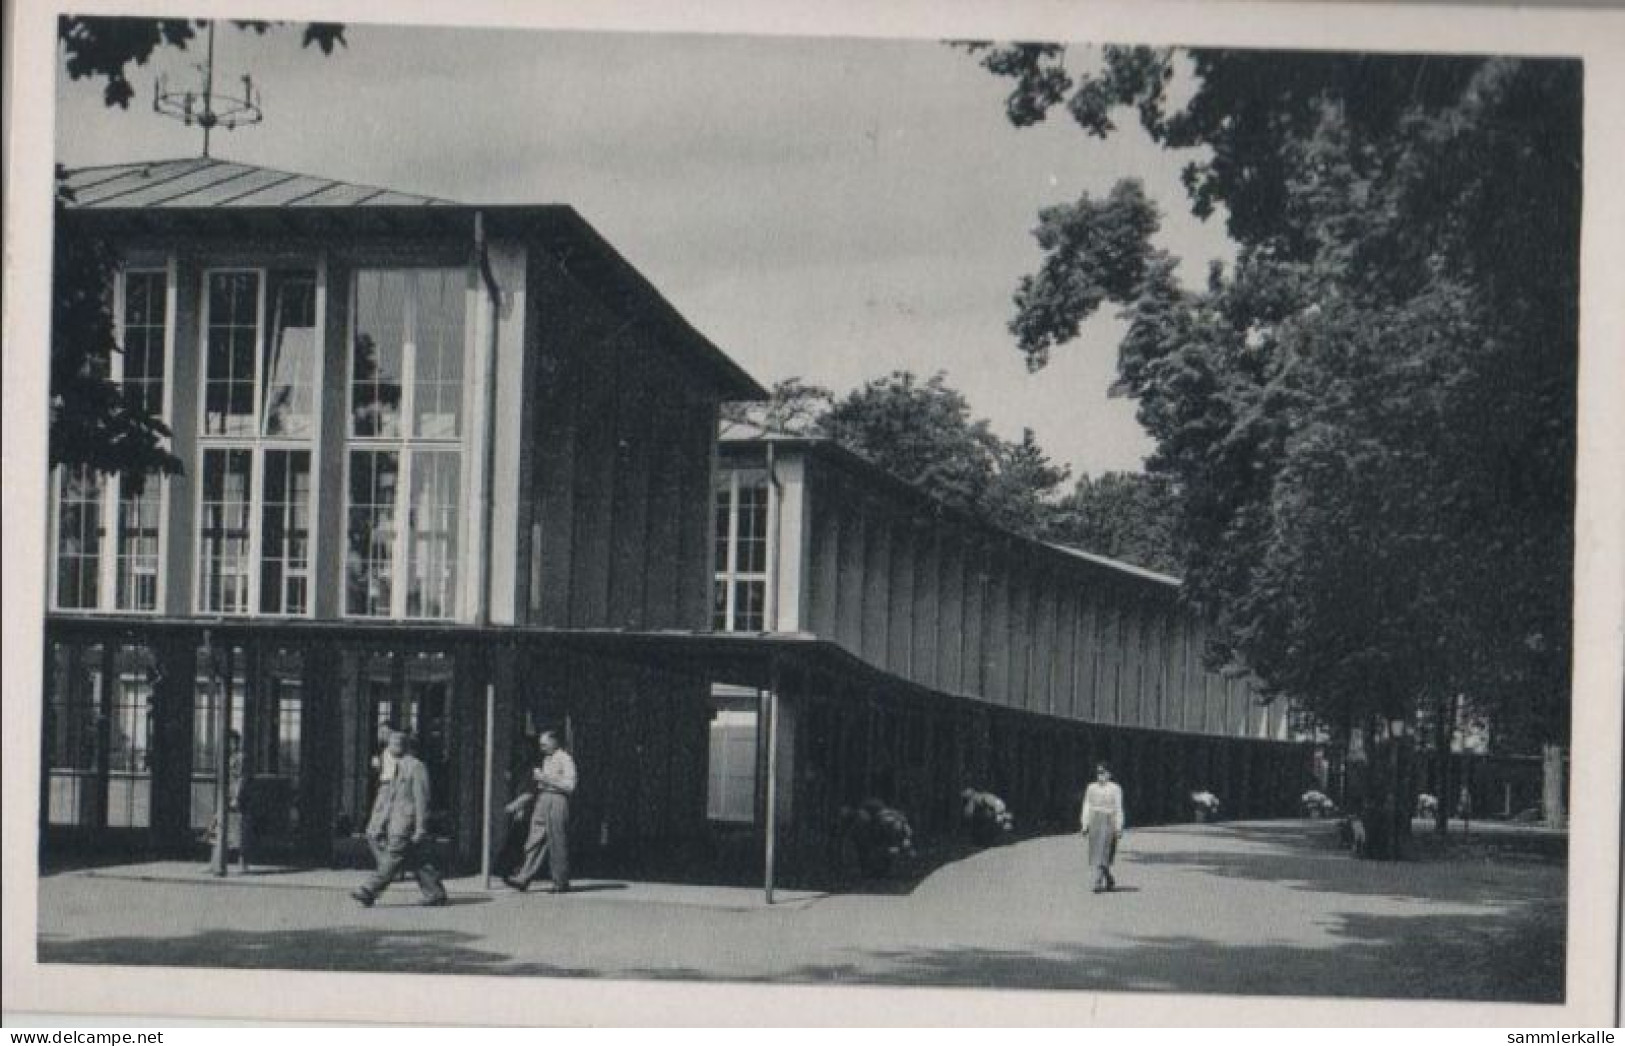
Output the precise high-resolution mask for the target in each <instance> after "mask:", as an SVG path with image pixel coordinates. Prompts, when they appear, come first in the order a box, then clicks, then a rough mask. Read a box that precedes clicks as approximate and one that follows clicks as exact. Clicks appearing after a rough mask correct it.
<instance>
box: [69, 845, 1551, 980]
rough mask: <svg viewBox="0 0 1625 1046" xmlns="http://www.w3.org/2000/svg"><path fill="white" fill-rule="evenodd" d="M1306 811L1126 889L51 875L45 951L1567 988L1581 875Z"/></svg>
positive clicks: (143, 960) (999, 859)
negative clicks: (1362, 850)
mask: <svg viewBox="0 0 1625 1046" xmlns="http://www.w3.org/2000/svg"><path fill="white" fill-rule="evenodd" d="M1330 831H1331V830H1330V827H1329V826H1327V825H1325V824H1315V823H1310V822H1303V823H1299V822H1292V823H1269V824H1221V825H1203V826H1196V825H1191V826H1184V827H1171V828H1149V829H1143V830H1139V831H1134V832H1131V833H1130V835H1129V837H1128V839H1127V840H1126V842H1125V845H1124V848H1123V851H1122V853H1121V855H1120V859H1119V867H1118V880H1119V883H1120V885H1121V887H1122V889H1121V890H1120V892H1117V893H1114V894H1106V895H1095V894H1092V893H1090V892H1089V891H1088V889H1087V888H1086V880H1085V877H1084V874H1083V871H1082V868H1081V857H1082V848H1081V844H1080V842H1079V841H1078V839H1077V838H1076V837H1071V836H1061V837H1046V838H1039V839H1033V840H1029V841H1026V842H1022V843H1018V844H1016V845H1013V846H1006V847H1001V848H997V849H994V850H988V851H984V852H981V853H978V854H975V855H973V856H971V857H969V858H967V859H965V860H962V861H958V862H956V863H954V864H950V865H947V866H945V867H943V868H940V869H938V870H937V871H936V872H934V873H933V874H931V875H930V876H928V877H927V878H925V879H924V880H922V881H920V882H919V883H918V884H917V885H916V886H915V888H914V889H913V890H912V891H911V892H909V893H906V894H891V893H875V894H843V895H838V896H823V895H816V894H795V895H790V897H789V902H790V903H787V904H784V905H780V906H775V907H774V908H771V909H770V908H766V907H765V906H763V905H762V903H761V901H760V896H759V894H756V893H755V892H754V891H748V890H738V889H729V888H718V887H684V886H670V885H665V886H662V885H655V884H637V883H587V884H584V885H586V886H588V887H592V888H590V889H587V890H584V891H582V892H580V893H577V894H573V895H569V896H565V897H550V896H546V895H541V894H534V893H533V894H527V895H524V896H518V895H514V894H511V893H507V892H500V893H495V894H486V893H485V892H484V891H483V890H480V889H478V884H477V883H474V882H471V881H469V880H462V881H458V882H454V883H453V884H451V885H452V897H453V902H454V903H453V904H452V905H451V906H449V907H446V908H439V909H423V908H418V907H416V906H415V905H414V904H413V902H414V901H415V899H416V892H417V891H416V888H415V886H412V885H411V884H402V885H400V886H397V887H395V888H394V889H393V890H391V892H390V893H389V894H388V895H387V896H386V899H385V901H384V902H382V903H380V904H379V905H378V907H376V908H373V909H370V910H363V909H360V908H358V907H357V906H356V905H355V904H354V903H353V902H351V901H350V900H349V899H348V898H347V897H346V895H345V890H346V889H347V888H348V887H349V886H350V885H352V884H353V882H354V881H355V880H357V879H358V878H359V877H358V876H357V875H356V874H355V873H334V872H312V873H298V874H291V875H264V876H251V877H249V878H247V879H233V880H228V881H227V882H225V883H220V882H218V881H215V880H212V879H210V878H208V877H207V876H204V875H201V874H198V873H197V872H196V871H194V870H192V869H190V868H189V867H185V866H178V865H147V866H135V867H124V868H114V869H100V870H95V871H76V872H65V873H60V874H56V875H52V876H49V877H47V878H45V879H44V880H42V882H41V889H40V894H41V896H40V922H41V927H40V929H41V932H40V957H41V959H43V960H45V961H60V962H87V963H121V964H129V963H140V964H155V965H179V966H187V965H198V966H204V965H208V966H235V967H266V968H303V969H344V970H386V971H387V970H409V971H414V972H425V973H486V974H490V973H499V974H545V975H581V976H611V977H644V978H650V977H653V978H698V979H711V978H730V979H748V980H790V981H814V982H829V981H838V982H875V983H892V984H898V983H902V984H951V985H986V986H1005V987H1010V986H1022V987H1052V988H1066V987H1076V988H1097V989H1118V990H1153V991H1154V990H1177V991H1182V992H1219V993H1245V994H1269V995H1276V994H1294V995H1297V994H1302V995H1348V996H1364V997H1397V998H1457V999H1498V1000H1506V1001H1513V1000H1522V1001H1556V1000H1558V999H1559V998H1560V997H1561V993H1562V972H1561V970H1562V952H1563V919H1564V896H1565V890H1566V878H1565V869H1564V867H1563V865H1562V863H1561V862H1560V861H1554V860H1551V859H1535V858H1530V859H1526V860H1520V859H1518V858H1517V857H1516V856H1515V855H1514V856H1501V857H1498V858H1496V859H1494V860H1484V859H1478V858H1466V859H1461V860H1440V861H1428V862H1417V863H1406V864H1380V863H1374V862H1363V861H1354V860H1351V859H1349V858H1348V857H1346V856H1344V855H1343V854H1341V853H1340V852H1338V851H1337V850H1336V849H1335V846H1334V840H1333V839H1332V838H1331V834H1330Z"/></svg>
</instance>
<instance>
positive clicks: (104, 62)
mask: <svg viewBox="0 0 1625 1046" xmlns="http://www.w3.org/2000/svg"><path fill="white" fill-rule="evenodd" d="M208 24H209V23H208V22H207V21H204V20H202V19H188V18H112V17H94V16H68V15H64V16H63V17H61V18H59V19H58V20H57V30H56V33H57V39H58V40H59V41H60V42H61V44H62V49H63V56H64V63H65V68H66V69H67V72H68V76H70V77H71V78H73V79H75V80H80V79H85V78H98V77H99V78H101V79H102V80H104V81H106V83H105V85H104V87H103V89H102V99H103V101H105V102H106V103H107V104H108V105H109V106H113V105H116V106H118V107H119V108H121V109H128V108H129V107H130V99H132V98H134V97H135V88H134V87H133V86H132V85H131V83H130V80H129V75H128V72H127V70H128V69H129V66H130V64H131V63H134V64H135V65H138V66H141V65H146V64H147V62H148V60H149V59H151V58H152V55H153V53H154V52H156V51H157V50H158V49H159V48H162V47H175V48H179V49H181V50H185V49H186V48H187V46H188V45H189V44H191V42H192V41H193V40H194V39H196V38H197V35H198V33H199V32H200V31H202V30H204V29H206V28H207V27H208ZM231 24H232V25H234V26H236V27H237V28H238V29H241V30H245V31H248V32H253V33H256V34H259V35H263V34H264V33H265V32H266V31H268V30H269V29H271V28H272V27H273V26H274V25H275V24H277V23H272V22H263V21H243V20H238V21H234V22H232V23H231ZM313 44H314V45H315V46H316V47H319V48H321V51H322V53H323V54H327V55H330V54H332V53H333V48H334V47H339V46H344V45H345V40H344V26H343V25H342V24H340V23H338V22H309V23H306V25H305V27H304V30H303V32H302V34H301V41H300V46H302V47H310V46H311V45H313Z"/></svg>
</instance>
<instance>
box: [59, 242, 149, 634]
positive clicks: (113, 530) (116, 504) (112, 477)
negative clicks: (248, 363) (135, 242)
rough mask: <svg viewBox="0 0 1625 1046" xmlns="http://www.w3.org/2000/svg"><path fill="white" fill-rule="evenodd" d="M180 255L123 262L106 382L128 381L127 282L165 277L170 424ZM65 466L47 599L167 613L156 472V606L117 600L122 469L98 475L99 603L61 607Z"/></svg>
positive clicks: (115, 289)
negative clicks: (127, 604) (65, 603)
mask: <svg viewBox="0 0 1625 1046" xmlns="http://www.w3.org/2000/svg"><path fill="white" fill-rule="evenodd" d="M176 268H177V265H176V259H175V255H174V253H173V252H170V253H165V254H164V255H163V256H162V258H161V259H157V258H154V257H153V256H151V255H149V256H148V257H147V258H144V259H141V260H139V261H135V260H132V261H125V262H122V263H120V265H119V267H118V269H117V270H116V272H115V275H114V278H113V286H112V288H111V291H112V301H111V310H112V317H113V338H114V341H115V342H116V343H117V344H118V346H119V350H120V351H117V352H113V353H110V354H109V359H108V380H109V381H112V382H114V383H115V384H118V385H120V386H122V385H123V383H124V363H125V355H124V352H123V348H124V342H125V336H126V323H127V321H126V317H125V307H126V305H127V303H128V281H129V278H130V277H131V276H134V275H142V276H150V275H161V276H162V277H163V278H164V294H163V309H164V319H163V329H164V337H163V367H164V376H163V383H164V386H163V395H162V397H161V405H160V412H161V413H160V414H159V418H160V420H162V421H165V422H166V423H168V422H170V421H171V419H173V418H174V416H175V326H176V325H175V313H176V304H177V287H176V280H175V277H176ZM170 443H171V439H170V438H169V437H165V438H164V439H163V441H162V443H161V444H160V445H161V446H168V445H170ZM64 468H65V467H64V466H60V465H59V466H57V467H56V468H53V469H52V470H51V490H50V513H49V518H50V523H51V529H50V579H49V592H48V595H49V603H48V605H49V606H50V608H51V610H52V612H53V613H63V614H137V615H141V616H146V617H155V616H157V615H159V614H162V613H163V612H164V607H165V605H166V600H167V599H168V593H169V585H168V581H169V578H168V575H169V570H168V566H169V563H168V556H167V554H166V553H167V551H168V549H167V546H168V537H169V533H170V501H171V498H170V491H169V478H168V477H167V476H161V475H153V476H149V477H147V482H148V483H153V484H156V485H157V492H158V555H157V566H156V570H157V581H156V585H155V589H154V598H153V605H152V606H151V607H122V606H120V605H119V599H118V581H119V565H120V545H119V537H120V527H119V514H120V511H121V507H122V505H123V501H124V499H123V496H122V495H123V486H124V483H123V477H122V476H120V475H119V474H118V473H98V474H97V475H98V476H99V479H100V483H101V491H100V494H99V498H98V501H99V506H98V512H99V513H100V518H101V533H100V534H99V535H98V538H97V560H98V561H97V576H96V605H95V606H85V607H80V606H69V607H65V606H63V605H62V593H61V590H60V580H61V578H60V576H59V564H60V561H61V555H62V547H61V531H60V528H61V514H62V487H63V481H64Z"/></svg>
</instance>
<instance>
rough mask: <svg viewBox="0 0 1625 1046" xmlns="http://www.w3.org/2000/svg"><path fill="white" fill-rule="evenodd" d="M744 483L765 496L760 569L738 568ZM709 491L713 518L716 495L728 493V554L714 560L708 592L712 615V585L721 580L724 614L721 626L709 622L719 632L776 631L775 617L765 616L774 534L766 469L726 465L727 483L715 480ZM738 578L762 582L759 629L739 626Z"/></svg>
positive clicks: (713, 619) (713, 594)
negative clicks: (723, 558)
mask: <svg viewBox="0 0 1625 1046" xmlns="http://www.w3.org/2000/svg"><path fill="white" fill-rule="evenodd" d="M719 479H720V477H719ZM747 487H749V488H752V489H760V490H762V491H763V492H764V499H763V502H762V541H763V548H762V569H761V570H740V569H739V538H740V532H739V520H740V492H741V491H743V490H744V489H746V488H747ZM712 492H713V493H712V497H713V501H712V516H713V519H714V518H715V509H716V508H717V504H716V500H715V499H716V497H717V495H720V494H723V493H724V492H726V493H727V495H728V540H727V549H728V556H727V562H725V563H717V564H714V565H713V581H712V596H711V598H712V601H713V615H714V614H715V612H716V610H715V600H716V587H715V586H716V585H717V584H719V583H720V584H722V585H723V593H724V599H723V608H722V615H723V616H722V627H721V628H718V627H717V622H716V619H715V617H714V616H713V618H712V622H711V627H712V630H713V631H721V632H764V633H766V632H775V631H777V627H776V626H777V624H778V623H777V622H775V621H769V620H768V617H767V613H768V607H767V586H768V582H769V576H768V575H769V570H768V566H769V564H770V563H771V562H772V554H771V552H772V549H771V545H772V542H773V534H772V532H771V527H769V526H768V508H769V502H770V501H771V499H772V491H771V489H770V484H769V482H768V476H767V473H766V471H764V470H761V469H749V468H743V469H741V468H735V469H729V470H728V472H727V481H726V483H718V484H716V485H715V486H713V488H712ZM712 542H713V544H715V542H716V535H715V534H713V535H712ZM740 582H761V584H762V611H761V613H762V627H761V628H760V629H745V628H741V627H740V622H739V613H740V611H739V606H738V603H737V597H738V586H739V584H740Z"/></svg>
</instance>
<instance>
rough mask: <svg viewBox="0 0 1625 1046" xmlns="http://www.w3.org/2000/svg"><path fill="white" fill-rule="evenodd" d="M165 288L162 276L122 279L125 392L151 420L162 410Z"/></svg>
mask: <svg viewBox="0 0 1625 1046" xmlns="http://www.w3.org/2000/svg"><path fill="white" fill-rule="evenodd" d="M166 286H167V278H166V277H165V276H164V274H163V273H161V272H129V273H126V274H125V276H124V316H123V325H124V391H125V394H126V395H127V396H129V397H130V399H131V400H132V401H134V403H135V404H136V406H137V407H138V408H139V409H140V410H143V411H145V412H147V413H148V414H151V415H152V416H154V417H161V416H162V415H163V410H164V326H165V314H164V309H165V303H166V301H167V296H166V294H165V289H166Z"/></svg>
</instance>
